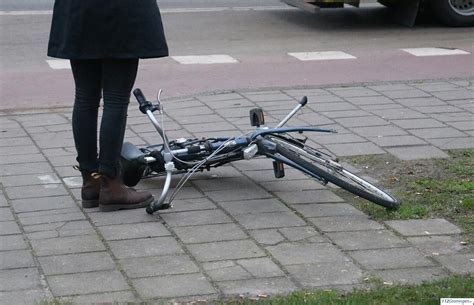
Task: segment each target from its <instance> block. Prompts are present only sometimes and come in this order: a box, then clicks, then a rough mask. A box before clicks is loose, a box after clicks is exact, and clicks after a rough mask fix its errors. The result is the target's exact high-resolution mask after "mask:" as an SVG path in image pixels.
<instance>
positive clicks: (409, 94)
mask: <svg viewBox="0 0 474 305" xmlns="http://www.w3.org/2000/svg"><path fill="white" fill-rule="evenodd" d="M383 94H384V95H385V96H386V97H388V98H390V99H403V98H413V97H429V96H430V94H428V93H426V92H424V91H422V90H419V89H410V90H402V91H400V90H397V91H384V92H383Z"/></svg>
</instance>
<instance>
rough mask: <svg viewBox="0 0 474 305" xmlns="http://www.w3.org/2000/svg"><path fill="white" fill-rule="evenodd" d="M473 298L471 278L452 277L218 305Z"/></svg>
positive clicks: (391, 304)
mask: <svg viewBox="0 0 474 305" xmlns="http://www.w3.org/2000/svg"><path fill="white" fill-rule="evenodd" d="M473 296H474V278H472V277H460V276H453V277H450V278H447V279H444V280H441V281H438V282H433V283H426V284H422V285H417V286H401V285H400V286H399V285H395V286H390V287H387V286H383V284H381V283H379V284H377V287H375V288H373V289H370V290H356V291H353V292H351V293H347V294H343V293H341V292H338V291H335V290H318V291H307V292H295V293H292V294H290V295H289V296H285V297H278V298H271V299H267V300H258V301H252V300H248V299H243V300H233V301H226V302H224V301H222V302H219V303H218V304H232V305H251V304H258V305H280V304H285V305H301V304H307V305H311V304H315V305H316V304H317V305H399V304H416V305H428V304H436V305H439V304H440V298H467V297H473Z"/></svg>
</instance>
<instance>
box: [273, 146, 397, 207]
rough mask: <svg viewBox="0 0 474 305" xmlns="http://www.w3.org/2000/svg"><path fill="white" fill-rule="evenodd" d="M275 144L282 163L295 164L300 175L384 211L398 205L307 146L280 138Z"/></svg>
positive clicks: (386, 195) (385, 193)
mask: <svg viewBox="0 0 474 305" xmlns="http://www.w3.org/2000/svg"><path fill="white" fill-rule="evenodd" d="M271 140H272V141H273V142H275V143H276V144H277V145H276V151H277V153H278V154H280V155H281V156H282V157H284V158H283V159H287V160H289V161H290V162H288V164H289V165H290V166H292V164H291V162H292V163H294V164H296V165H297V166H298V167H301V168H300V169H303V172H305V173H306V174H308V175H310V176H313V177H314V178H319V179H322V180H323V181H324V182H331V183H333V184H335V185H337V186H339V187H341V188H343V189H345V190H346V191H349V192H351V193H353V194H355V195H357V196H359V197H362V198H364V199H367V200H369V201H372V202H373V203H376V204H378V205H381V206H383V207H385V208H388V209H398V207H399V206H400V203H399V202H398V200H397V199H396V198H394V197H393V196H391V195H390V194H388V193H387V192H385V191H383V190H381V189H380V188H378V187H377V186H375V185H373V184H372V183H370V182H368V181H367V180H364V179H362V178H360V177H359V176H357V175H355V174H353V173H351V172H350V171H348V170H346V169H344V167H343V166H342V165H341V164H340V163H338V162H336V161H334V160H333V159H332V158H330V157H329V156H328V155H326V154H324V153H322V152H320V151H318V150H316V149H314V148H311V147H308V146H305V145H303V144H299V143H293V142H290V141H288V140H286V139H282V138H280V137H275V138H272V139H271Z"/></svg>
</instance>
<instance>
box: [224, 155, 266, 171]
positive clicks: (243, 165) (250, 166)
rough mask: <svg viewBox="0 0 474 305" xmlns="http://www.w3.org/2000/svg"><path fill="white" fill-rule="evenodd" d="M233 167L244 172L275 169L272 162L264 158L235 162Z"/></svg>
mask: <svg viewBox="0 0 474 305" xmlns="http://www.w3.org/2000/svg"><path fill="white" fill-rule="evenodd" d="M232 166H234V167H235V168H237V169H239V170H241V171H244V172H245V171H256V170H261V169H269V168H273V167H272V161H271V160H270V159H263V158H256V159H251V160H243V161H237V162H233V163H232Z"/></svg>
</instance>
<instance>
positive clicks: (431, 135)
mask: <svg viewBox="0 0 474 305" xmlns="http://www.w3.org/2000/svg"><path fill="white" fill-rule="evenodd" d="M409 131H410V133H412V134H414V135H415V136H417V137H420V138H422V139H436V138H460V137H465V136H466V134H465V133H463V132H461V131H459V130H457V129H454V128H452V127H443V128H424V129H411V130H409Z"/></svg>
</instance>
